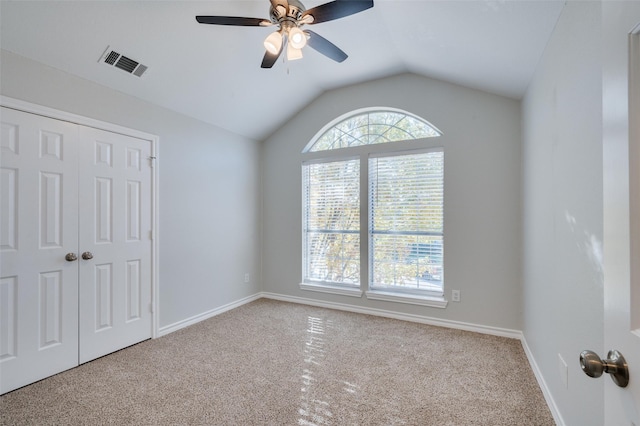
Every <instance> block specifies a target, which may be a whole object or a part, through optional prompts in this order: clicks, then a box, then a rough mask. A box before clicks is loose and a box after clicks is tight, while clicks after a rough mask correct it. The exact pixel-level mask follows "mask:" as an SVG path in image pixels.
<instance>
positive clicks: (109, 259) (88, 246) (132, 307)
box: [79, 127, 151, 364]
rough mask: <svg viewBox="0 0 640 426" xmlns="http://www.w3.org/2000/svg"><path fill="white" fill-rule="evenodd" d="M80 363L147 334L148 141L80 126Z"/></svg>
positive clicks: (148, 316)
mask: <svg viewBox="0 0 640 426" xmlns="http://www.w3.org/2000/svg"><path fill="white" fill-rule="evenodd" d="M80 140H81V141H82V142H81V144H80V180H79V182H80V212H81V213H80V217H79V220H80V244H79V247H80V249H79V250H80V254H79V257H80V259H79V264H80V265H79V266H80V278H79V283H80V284H79V292H80V324H79V326H80V363H81V364H82V363H84V362H87V361H90V360H92V359H95V358H97V357H100V356H102V355H106V354H108V353H110V352H113V351H116V350H118V349H122V348H124V347H126V346H129V345H132V344H135V343H138V342H140V341H142V340H145V339H148V338H150V337H151V166H150V159H149V157H150V156H151V142H150V141H148V140H142V139H137V138H133V137H130V136H124V135H120V134H117V133H111V132H105V131H101V130H96V129H92V128H86V127H81V128H80Z"/></svg>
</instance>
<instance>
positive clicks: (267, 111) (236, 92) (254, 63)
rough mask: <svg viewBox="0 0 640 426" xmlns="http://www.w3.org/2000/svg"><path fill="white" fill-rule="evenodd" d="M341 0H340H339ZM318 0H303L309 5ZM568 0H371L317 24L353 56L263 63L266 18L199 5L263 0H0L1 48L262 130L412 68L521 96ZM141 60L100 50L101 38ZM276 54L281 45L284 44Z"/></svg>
mask: <svg viewBox="0 0 640 426" xmlns="http://www.w3.org/2000/svg"><path fill="white" fill-rule="evenodd" d="M343 1H348V0H343ZM325 2H326V0H307V1H305V2H304V3H305V6H306V7H307V8H308V9H310V8H312V7H315V6H318V5H320V4H322V3H325ZM564 3H565V1H564V0H549V1H546V0H472V1H454V0H449V1H446V0H426V1H425V0H406V1H403V0H375V5H374V7H373V8H372V9H369V10H366V11H364V12H361V13H358V14H356V15H352V16H349V17H345V18H342V19H338V20H335V21H331V22H323V23H320V24H317V25H314V26H313V28H312V29H313V30H314V31H315V32H317V33H318V34H320V35H322V36H323V37H325V38H327V39H328V40H330V41H332V42H333V43H334V44H336V45H337V46H339V47H340V48H341V49H342V50H344V51H345V52H346V53H347V54H348V55H349V58H348V59H347V60H346V61H345V62H343V63H337V62H334V61H332V60H330V59H328V58H326V57H325V56H322V55H320V54H319V53H317V52H316V51H314V50H311V49H309V48H305V50H304V58H303V59H301V60H298V61H287V60H286V59H284V58H280V59H279V60H278V62H277V63H276V64H275V65H274V66H273V68H271V69H261V68H260V63H261V61H262V57H263V55H264V47H263V44H262V42H263V40H264V38H265V37H266V36H267V35H268V34H269V33H270V32H273V27H272V28H263V27H232V26H217V25H202V24H198V23H197V22H196V20H195V16H196V15H228V16H247V17H256V18H263V17H264V18H268V16H269V6H270V3H269V1H268V0H250V1H249V0H247V1H238V0H236V1H219V0H210V1H193V2H189V1H150V0H141V1H52V0H49V1H42V2H38V1H6V0H2V1H1V2H0V19H1V21H0V24H1V30H0V31H1V32H0V43H1V47H2V49H5V50H8V51H11V52H13V53H16V54H19V55H22V56H24V57H27V58H30V59H33V60H36V61H39V62H42V63H44V64H46V65H49V66H51V67H54V68H57V69H60V70H63V71H66V72H69V73H71V74H75V75H77V76H79V77H82V78H84V79H87V80H91V81H94V82H96V83H99V84H101V85H104V86H107V87H110V88H112V89H115V90H118V91H120V92H123V93H127V94H129V95H132V96H135V97H138V98H141V99H143V100H146V101H148V102H151V103H154V104H157V105H160V106H162V107H165V108H168V109H171V110H174V111H177V112H180V113H183V114H186V115H189V116H192V117H194V118H197V119H200V120H202V121H205V122H208V123H211V124H214V125H217V126H219V127H222V128H225V129H227V130H230V131H233V132H235V133H238V134H241V135H244V136H247V137H249V138H252V139H255V140H262V139H264V138H266V137H267V136H268V135H270V134H271V133H272V132H273V131H275V130H276V129H277V128H278V127H280V126H281V125H282V124H283V123H284V122H286V121H287V120H288V119H289V118H291V117H292V116H293V115H295V114H296V112H297V111H299V110H300V109H301V108H303V107H304V106H305V105H307V104H308V103H309V102H311V101H312V100H313V99H314V98H316V97H317V96H318V95H320V94H321V93H322V92H324V91H326V90H330V89H335V88H339V87H342V86H345V85H349V84H354V83H358V82H362V81H367V80H371V79H375V78H380V77H384V76H388V75H393V74H398V73H404V72H411V73H415V74H419V75H424V76H428V77H432V78H436V79H441V80H445V81H449V82H452V83H456V84H460V85H464V86H467V87H471V88H475V89H480V90H484V91H488V92H492V93H495V94H499V95H503V96H508V97H512V98H516V99H518V98H520V97H521V96H522V95H523V94H524V92H525V90H526V88H527V85H528V83H529V81H530V79H531V77H532V74H533V72H534V70H535V67H536V65H537V63H538V61H539V60H540V57H541V55H542V52H543V51H544V48H545V46H546V43H547V41H548V39H549V37H550V35H551V33H552V31H553V28H554V26H555V24H556V22H557V20H558V17H559V15H560V13H561V11H562V8H563V6H564ZM108 47H109V48H110V49H113V50H115V51H117V52H119V53H121V54H123V55H125V56H127V57H129V58H132V59H134V60H136V61H138V62H140V63H142V64H144V65H146V66H147V67H148V69H147V70H146V72H145V73H144V74H143V75H142V76H141V77H136V76H134V75H131V74H128V73H126V72H124V71H122V70H120V69H117V68H114V67H110V66H108V65H106V64H104V63H103V62H102V61H100V58H101V57H102V55H103V53H104V52H105V51H106V50H107V48H108ZM283 56H284V55H283Z"/></svg>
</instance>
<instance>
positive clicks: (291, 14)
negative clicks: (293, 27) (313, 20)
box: [269, 0, 307, 24]
mask: <svg viewBox="0 0 640 426" xmlns="http://www.w3.org/2000/svg"><path fill="white" fill-rule="evenodd" d="M288 3H289V9H288V10H287V11H286V12H285V14H284V15H282V14H280V12H279V11H278V10H277V9H276V8H274V7H273V6H271V7H270V8H269V16H270V17H271V22H273V23H274V24H279V23H282V21H284V20H288V21H293V22H297V21H298V20H299V19H300V18H301V17H302V14H303V13H304V12H305V11H306V10H307V8H306V7H304V5H303V4H302V3H301V2H299V1H298V0H289V2H288Z"/></svg>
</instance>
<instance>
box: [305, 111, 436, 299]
mask: <svg viewBox="0 0 640 426" xmlns="http://www.w3.org/2000/svg"><path fill="white" fill-rule="evenodd" d="M441 135H442V133H441V132H440V131H439V130H438V129H436V127H434V126H433V125H431V124H430V123H429V122H427V121H426V120H423V119H421V118H419V117H417V116H415V115H413V114H410V113H407V112H405V111H400V110H395V109H380V108H377V109H371V110H364V111H363V110H360V111H356V112H353V113H351V114H349V115H347V116H343V117H340V118H338V119H336V120H334V121H333V122H332V123H330V124H328V125H327V126H325V128H323V129H322V130H320V131H319V132H318V133H317V135H316V137H314V138H313V139H312V140H311V141H310V142H309V144H308V145H307V147H306V148H305V149H304V150H303V158H304V160H303V163H302V170H303V185H302V187H303V218H302V223H303V228H304V229H303V259H304V260H303V280H302V284H301V288H302V289H305V290H315V291H323V292H330V293H338V294H344V295H353V296H357V297H360V296H361V295H362V291H363V290H364V291H366V295H367V297H368V298H372V299H381V300H393V301H404V302H407V303H418V304H424V305H429V306H438V307H444V306H446V301H445V300H444V298H443V282H444V281H443V258H444V247H443V236H444V233H443V231H444V223H443V222H444V149H443V148H442V147H441V146H435V145H434V143H433V141H430V140H429V139H430V138H436V137H438V136H441ZM361 185H366V187H365V188H366V190H362V188H361ZM363 217H366V222H363V221H362V220H361V218H363ZM363 223H367V224H368V225H367V226H366V227H364V229H363V226H361V224H363ZM362 277H368V279H366V282H362V281H361V279H362Z"/></svg>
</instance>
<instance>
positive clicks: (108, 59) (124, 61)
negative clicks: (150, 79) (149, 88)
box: [99, 47, 148, 77]
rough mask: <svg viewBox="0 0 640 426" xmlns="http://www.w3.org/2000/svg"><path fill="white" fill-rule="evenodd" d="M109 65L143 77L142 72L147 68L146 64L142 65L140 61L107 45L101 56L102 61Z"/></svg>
mask: <svg viewBox="0 0 640 426" xmlns="http://www.w3.org/2000/svg"><path fill="white" fill-rule="evenodd" d="M99 62H103V63H105V64H107V65H109V66H114V67H116V68H120V69H121V70H123V71H126V72H128V73H129V74H133V75H135V76H136V77H142V74H144V72H145V71H146V70H147V68H148V67H147V66H146V65H142V64H141V63H140V62H138V61H136V60H134V59H131V58H129V57H127V56H124V55H123V54H121V53H119V52H116V51H115V50H112V49H111V47H107V49H106V50H105V51H104V53H103V54H102V56H101V57H100V61H99Z"/></svg>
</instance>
